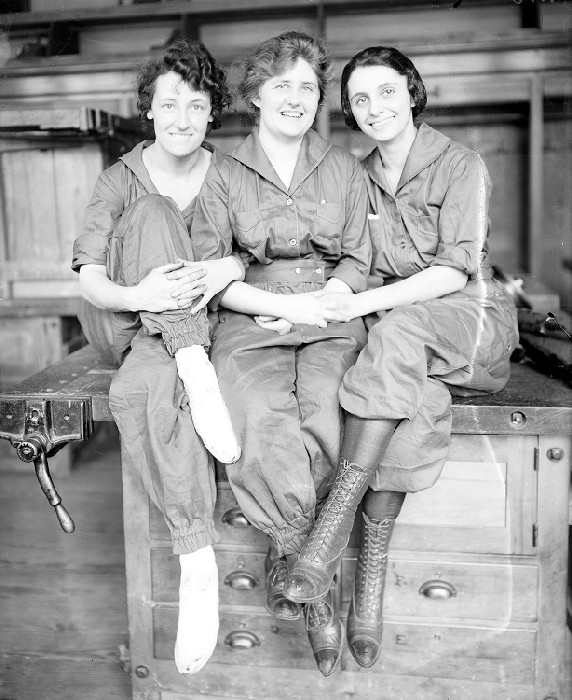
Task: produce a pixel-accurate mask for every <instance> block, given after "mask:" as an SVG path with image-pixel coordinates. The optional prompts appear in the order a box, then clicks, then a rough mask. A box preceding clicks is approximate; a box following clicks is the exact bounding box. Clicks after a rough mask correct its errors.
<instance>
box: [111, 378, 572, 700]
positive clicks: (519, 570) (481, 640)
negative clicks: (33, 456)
mask: <svg viewBox="0 0 572 700" xmlns="http://www.w3.org/2000/svg"><path fill="white" fill-rule="evenodd" d="M529 373H531V371H530V370H528V369H524V368H519V367H517V368H516V375H517V376H516V378H515V381H516V382H517V383H518V382H520V384H521V386H520V389H519V390H518V391H517V392H516V394H515V392H514V391H512V392H511V391H509V392H508V393H505V396H504V399H502V396H501V395H497V397H496V399H494V400H491V399H492V397H489V398H488V400H487V399H486V398H484V399H483V398H479V399H478V400H477V402H476V403H477V404H478V405H476V406H475V405H471V401H470V400H466V399H464V400H463V402H464V405H461V404H458V405H456V406H454V430H455V431H456V434H455V435H454V436H453V443H452V447H451V451H450V455H449V461H448V463H447V465H446V467H445V471H444V473H443V476H442V478H441V479H440V480H439V482H438V483H437V485H436V486H435V487H434V488H432V489H430V490H428V491H425V492H422V493H418V494H410V495H409V496H408V497H407V499H406V502H405V506H404V509H403V511H402V513H401V515H400V517H399V519H398V523H397V526H396V529H395V534H394V537H393V540H392V546H391V552H390V562H389V574H388V578H387V586H386V595H385V600H384V608H385V625H384V637H383V651H382V656H381V659H380V660H379V661H378V663H377V664H376V665H375V666H374V667H373V668H371V669H369V670H365V669H361V668H360V667H359V666H358V665H357V664H356V663H355V661H354V660H353V657H352V656H351V654H350V653H349V650H348V649H347V648H346V649H345V651H344V655H343V658H342V664H341V669H340V670H339V671H338V672H337V673H336V674H335V675H333V676H332V677H330V678H323V677H322V676H321V675H320V673H319V672H318V670H317V669H316V667H315V664H314V660H313V657H312V652H311V649H310V646H309V643H308V641H307V638H306V632H305V629H304V622H303V620H301V621H299V622H296V623H292V622H283V621H279V620H276V619H274V618H272V617H271V616H270V615H268V614H267V613H266V612H265V610H264V600H265V595H266V591H265V589H264V586H265V580H264V579H265V577H264V557H265V555H266V551H267V548H268V540H267V538H266V536H265V535H263V534H262V533H260V532H259V531H258V530H256V529H255V528H253V527H251V526H250V525H248V523H247V522H246V521H245V519H244V517H243V516H242V515H241V513H240V510H239V509H238V507H237V505H236V502H235V500H234V498H233V496H232V492H231V491H230V488H229V485H228V482H226V481H225V480H224V472H222V474H221V479H222V480H221V481H219V498H218V504H217V509H216V526H217V530H218V532H219V534H220V542H219V544H218V545H217V546H216V550H217V561H218V565H219V588H220V603H221V606H220V612H221V628H220V634H219V644H218V646H217V649H216V651H215V653H214V655H213V657H212V659H211V661H210V662H209V663H208V664H207V666H206V667H205V669H203V671H201V673H199V674H197V675H196V676H192V677H189V678H186V677H182V676H180V675H179V674H178V673H177V671H176V669H175V665H174V662H173V646H174V643H175V634H176V625H177V588H178V578H179V570H178V558H177V557H174V556H172V555H171V549H170V539H169V535H168V531H167V529H166V527H165V525H164V523H163V520H162V517H161V515H160V513H159V512H158V511H157V509H156V508H155V507H154V506H153V505H150V504H149V500H148V498H147V496H146V495H145V494H144V492H143V491H142V490H141V486H140V484H139V483H138V478H137V477H136V476H135V475H134V473H133V471H132V467H131V465H129V464H128V463H127V459H126V457H125V455H124V457H123V460H124V465H123V468H124V494H125V495H124V499H125V500H124V519H125V536H126V558H127V585H128V599H129V620H130V622H129V626H130V638H131V662H132V671H133V697H134V698H136V699H137V700H143V699H145V700H191V699H193V700H194V699H196V698H203V697H204V698H211V699H214V698H232V699H233V700H237V699H239V698H240V699H242V698H249V699H250V700H279V699H282V698H284V697H288V698H293V699H299V700H307V699H308V698H312V700H321V699H322V698H323V699H324V700H330V698H347V697H356V698H358V697H359V698H360V700H379V698H380V697H384V698H391V699H393V698H418V697H419V698H421V697H422V698H423V700H443V699H444V698H459V699H462V700H483V698H486V697H490V698H494V700H517V699H518V700H569V695H568V693H569V686H567V685H566V684H565V669H566V667H567V663H568V661H567V659H566V638H567V635H568V634H569V632H568V630H567V628H566V604H565V590H566V562H567V530H568V525H567V523H568V484H569V478H570V476H569V470H570V432H571V431H572V425H571V419H570V412H569V411H568V410H567V409H566V408H565V406H566V405H567V404H566V401H568V403H570V395H569V392H567V391H566V390H564V393H563V394H562V397H564V398H563V404H562V405H561V406H560V408H556V407H555V406H553V407H552V408H551V409H548V408H545V409H542V408H541V407H539V406H538V405H537V406H536V407H533V406H531V405H527V401H524V398H523V395H522V391H521V390H523V391H524V392H525V393H528V394H529V399H532V398H534V397H536V399H537V403H538V401H541V400H542V397H541V396H539V394H538V385H534V386H533V385H531V384H529V385H528V386H526V382H527V381H528V380H529V379H530V376H529ZM532 375H533V377H534V378H535V379H536V381H538V376H539V375H537V374H536V373H532ZM546 381H548V382H552V381H553V380H549V379H547V378H546ZM523 382H524V383H523ZM540 382H541V384H542V383H544V379H541V380H540ZM511 385H512V386H514V385H513V384H512V383H511ZM511 385H509V387H510V386H511ZM550 386H560V385H556V384H555V385H552V384H551V385H550ZM546 389H548V390H549V391H550V387H545V390H546ZM519 393H520V395H517V394H519ZM499 396H501V398H499ZM566 396H567V397H568V399H566ZM552 399H554V396H553V397H552ZM473 403H474V402H473ZM491 404H494V405H491ZM517 413H518V414H519V415H518V416H517V415H515V414H517ZM493 426H494V427H493ZM479 431H480V433H481V434H479ZM356 538H357V534H356V533H355V532H354V534H353V536H352V539H351V540H350V543H349V546H348V548H347V550H346V552H345V555H344V558H343V561H342V564H341V567H340V570H339V572H338V576H337V578H336V582H335V588H334V594H335V598H336V601H337V603H338V604H339V605H340V609H341V613H342V618H345V617H346V616H347V612H348V607H349V601H350V597H351V590H352V580H353V572H354V569H355V562H356V555H357V549H356V544H357V542H356Z"/></svg>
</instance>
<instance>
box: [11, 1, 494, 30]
mask: <svg viewBox="0 0 572 700" xmlns="http://www.w3.org/2000/svg"><path fill="white" fill-rule="evenodd" d="M78 1H79V0H78ZM399 4H400V8H399V9H401V10H407V9H415V8H419V7H423V6H434V3H433V2H431V0H401V1H400V3H399ZM503 4H506V0H480V1H479V0H465V2H464V6H471V5H472V6H483V5H503ZM395 9H396V8H395V1H394V0H280V1H279V2H277V1H276V0H169V1H167V2H165V1H163V2H146V3H143V4H140V5H139V4H138V5H118V6H117V7H94V8H88V7H78V8H74V9H73V10H71V9H67V10H53V11H51V12H39V11H30V12H12V13H8V14H4V15H2V14H0V24H3V25H5V26H7V27H9V28H10V30H13V29H19V28H24V27H38V26H49V25H50V24H53V23H55V22H63V23H66V24H73V25H81V24H99V23H110V22H111V23H115V22H118V21H121V22H137V21H141V20H147V19H172V18H178V17H180V16H181V15H188V16H197V15H200V16H208V17H209V19H210V20H211V21H212V20H213V19H216V18H217V17H218V18H219V19H220V20H221V21H227V20H229V19H233V18H236V17H245V16H247V15H256V16H257V17H260V16H261V15H265V16H272V15H274V16H276V15H285V16H288V15H289V14H291V13H293V12H295V13H296V15H298V16H299V15H300V14H306V15H316V14H317V13H323V12H325V13H328V14H342V13H343V14H346V13H348V12H353V11H364V10H372V11H375V12H379V11H388V12H395Z"/></svg>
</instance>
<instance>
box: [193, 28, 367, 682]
mask: <svg viewBox="0 0 572 700" xmlns="http://www.w3.org/2000/svg"><path fill="white" fill-rule="evenodd" d="M330 73H331V60H330V58H329V56H328V54H327V53H326V52H325V50H324V48H323V46H322V45H321V43H320V42H319V41H318V40H316V39H314V38H313V37H310V36H308V35H306V34H303V33H301V32H294V31H293V32H286V33H284V34H281V35H280V36H277V37H274V38H272V39H269V40H267V41H265V42H263V43H261V44H259V45H258V46H257V47H256V48H255V49H254V50H253V52H252V53H251V54H250V55H249V57H248V58H247V59H246V62H245V65H244V68H243V79H242V81H241V83H240V85H239V90H240V93H241V96H242V97H243V98H244V100H245V101H246V103H247V105H248V107H249V109H250V110H251V111H252V112H253V113H254V115H255V119H256V126H255V127H254V129H253V130H252V133H251V134H250V135H249V136H248V138H247V139H246V140H245V141H244V142H243V143H241V144H239V145H238V146H237V147H236V148H235V149H234V150H233V151H232V152H231V153H229V154H228V155H227V156H225V157H224V158H222V159H221V160H220V161H219V162H218V163H217V164H216V165H215V166H214V167H213V168H212V169H211V171H210V172H209V174H208V175H207V178H206V180H205V186H204V188H203V190H202V191H201V194H200V196H199V201H198V204H197V213H196V216H195V224H196V227H195V228H194V233H195V234H196V241H197V246H198V247H199V248H200V247H202V244H201V241H204V244H205V246H206V248H207V249H208V248H209V247H210V241H211V240H212V239H213V237H214V236H215V235H217V234H218V235H219V236H220V240H221V248H222V249H223V251H224V252H225V253H226V254H229V253H230V251H231V250H232V248H233V246H234V248H235V249H238V250H239V251H240V253H241V254H242V255H243V256H244V260H245V263H246V264H247V265H248V268H247V272H246V281H245V283H243V282H235V283H233V284H231V285H230V286H229V288H228V289H227V290H225V292H224V293H223V295H222V298H221V301H220V304H221V305H222V306H224V307H226V310H224V311H221V318H220V320H221V323H220V326H219V328H218V329H217V333H216V340H215V341H214V342H213V350H212V359H213V363H214V365H215V367H216V368H217V373H218V375H219V378H220V382H221V389H222V391H223V394H224V397H225V399H226V401H227V403H228V406H229V410H230V412H231V416H232V420H233V425H234V427H235V429H236V430H237V434H238V435H239V439H240V442H241V445H242V452H243V454H242V458H241V459H239V460H238V461H237V462H236V463H234V464H232V465H229V466H228V467H227V474H228V477H229V481H230V484H231V486H232V489H233V492H234V494H235V496H236V499H237V501H238V503H239V505H240V507H241V510H242V511H243V513H244V514H245V516H246V517H247V518H248V519H249V521H250V522H252V523H253V524H254V525H255V526H256V527H258V528H259V529H261V530H262V531H263V532H265V533H267V534H268V535H269V537H270V539H271V541H272V549H271V551H270V553H269V557H268V561H267V564H268V574H267V586H266V588H267V603H266V607H267V609H268V611H269V612H270V613H271V614H273V615H275V616H276V617H279V618H280V619H287V620H288V619H295V618H298V617H300V615H301V613H302V608H301V606H298V605H297V604H294V603H292V602H290V601H288V600H286V599H285V597H284V593H283V587H284V580H285V577H286V573H287V566H288V559H293V558H295V557H296V554H297V552H298V551H299V550H300V547H301V546H302V545H303V543H304V542H305V540H306V537H307V535H308V533H309V532H310V530H311V529H312V526H313V523H314V519H315V516H316V510H317V508H318V509H319V507H320V503H321V502H323V500H324V499H325V497H326V495H327V493H328V488H329V483H330V477H331V476H332V474H333V471H334V469H335V466H336V464H337V460H338V454H339V449H340V441H341V422H340V421H341V415H340V406H339V401H338V389H339V386H340V382H341V380H342V377H343V375H344V373H345V372H346V370H347V369H348V368H349V367H350V366H351V365H352V364H353V362H355V359H356V357H357V353H358V352H359V350H360V349H361V347H362V345H363V343H364V341H365V328H364V326H363V323H362V321H361V319H355V320H353V321H351V322H349V323H347V324H339V323H330V324H326V322H325V320H324V317H323V312H322V309H321V302H320V300H319V299H317V298H315V297H314V296H312V294H311V293H312V292H313V291H315V290H321V289H327V290H335V291H338V292H339V293H341V294H343V295H347V296H352V295H353V293H354V292H359V291H362V290H363V289H365V287H366V281H367V274H368V272H369V261H370V245H369V239H368V236H367V199H366V189H365V182H364V177H363V172H362V170H361V168H360V166H359V164H358V162H357V161H356V160H355V159H354V158H353V157H352V156H350V155H349V154H348V153H346V152H345V151H343V150H342V149H341V148H338V147H336V146H333V145H332V144H331V143H329V142H327V141H325V140H324V139H323V138H321V136H319V135H318V134H317V133H316V132H315V131H313V129H312V128H311V127H312V125H313V123H314V119H315V117H316V114H317V112H318V109H319V108H320V106H321V105H322V104H323V103H324V101H325V97H326V87H327V83H328V78H329V77H330ZM326 325H327V327H326ZM303 614H304V617H305V620H306V627H307V630H308V637H309V640H310V643H311V646H312V649H313V652H314V657H315V660H316V663H317V665H318V668H319V669H320V671H321V672H322V673H323V674H324V675H326V676H327V675H330V674H331V673H333V672H334V670H335V669H336V667H337V665H338V662H339V659H340V656H341V642H342V633H341V623H340V619H339V617H338V616H337V613H336V611H335V610H334V609H333V605H332V599H331V597H330V595H329V592H327V591H326V592H325V594H324V596H322V597H321V598H320V599H319V600H316V601H314V602H312V603H311V604H308V605H305V606H303Z"/></svg>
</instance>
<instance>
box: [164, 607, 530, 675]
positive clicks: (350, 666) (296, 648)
mask: <svg viewBox="0 0 572 700" xmlns="http://www.w3.org/2000/svg"><path fill="white" fill-rule="evenodd" d="M176 627H177V611H176V608H172V607H162V606H158V607H156V608H155V609H154V611H153V631H154V654H155V658H156V659H163V660H166V659H172V658H173V648H174V644H175V634H176ZM535 645H536V633H535V632H533V631H528V630H511V629H502V628H487V627H476V626H472V627H468V626H458V627H455V626H451V625H448V626H446V625H435V624H427V625H426V624H420V623H414V622H412V623H410V624H409V623H400V622H393V621H387V622H386V624H385V627H384V638H383V649H382V656H381V661H380V662H378V663H377V664H375V665H374V666H373V667H372V668H371V669H370V670H369V673H375V674H388V675H396V674H397V675H401V674H403V675H407V676H413V677H425V678H449V679H456V680H467V681H480V682H494V683H499V682H500V683H502V682H506V680H507V679H510V682H511V683H514V684H522V685H527V684H532V683H533V681H534V652H535ZM211 663H212V664H225V665H231V666H239V667H244V666H248V667H258V668H260V667H271V668H276V669H280V668H283V669H289V668H291V669H305V670H307V671H308V672H310V671H311V672H312V673H316V675H317V674H318V671H317V670H316V666H315V662H314V659H313V656H312V650H311V647H310V644H309V642H308V639H307V635H306V631H305V629H304V622H303V620H299V621H297V622H282V621H280V620H275V619H273V618H271V617H270V616H268V615H251V614H243V615H241V614H230V613H229V614H223V615H221V621H220V631H219V641H218V646H217V648H216V650H215V652H214V654H213V656H212V658H211V661H210V662H209V665H210V664H211ZM342 670H344V671H359V670H360V669H359V667H358V666H357V664H356V663H355V661H354V660H353V657H352V656H351V654H350V652H349V650H348V649H347V648H345V649H344V655H343V658H342Z"/></svg>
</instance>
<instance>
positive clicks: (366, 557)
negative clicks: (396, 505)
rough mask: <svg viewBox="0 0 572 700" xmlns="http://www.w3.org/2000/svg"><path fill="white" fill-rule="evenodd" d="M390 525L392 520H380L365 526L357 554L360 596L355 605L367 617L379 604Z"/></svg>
mask: <svg viewBox="0 0 572 700" xmlns="http://www.w3.org/2000/svg"><path fill="white" fill-rule="evenodd" d="M392 525H393V520H382V521H380V522H379V523H376V524H375V525H367V524H366V526H365V537H364V540H363V544H362V547H361V548H360V552H359V555H358V573H359V582H358V590H359V592H360V596H359V600H358V601H357V602H358V606H357V607H358V608H359V612H360V613H361V614H365V615H367V616H368V617H370V616H373V615H375V614H376V612H377V608H378V607H379V605H380V604H381V597H382V592H383V588H384V584H385V572H386V569H387V555H388V543H389V533H390V531H391V527H392Z"/></svg>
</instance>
